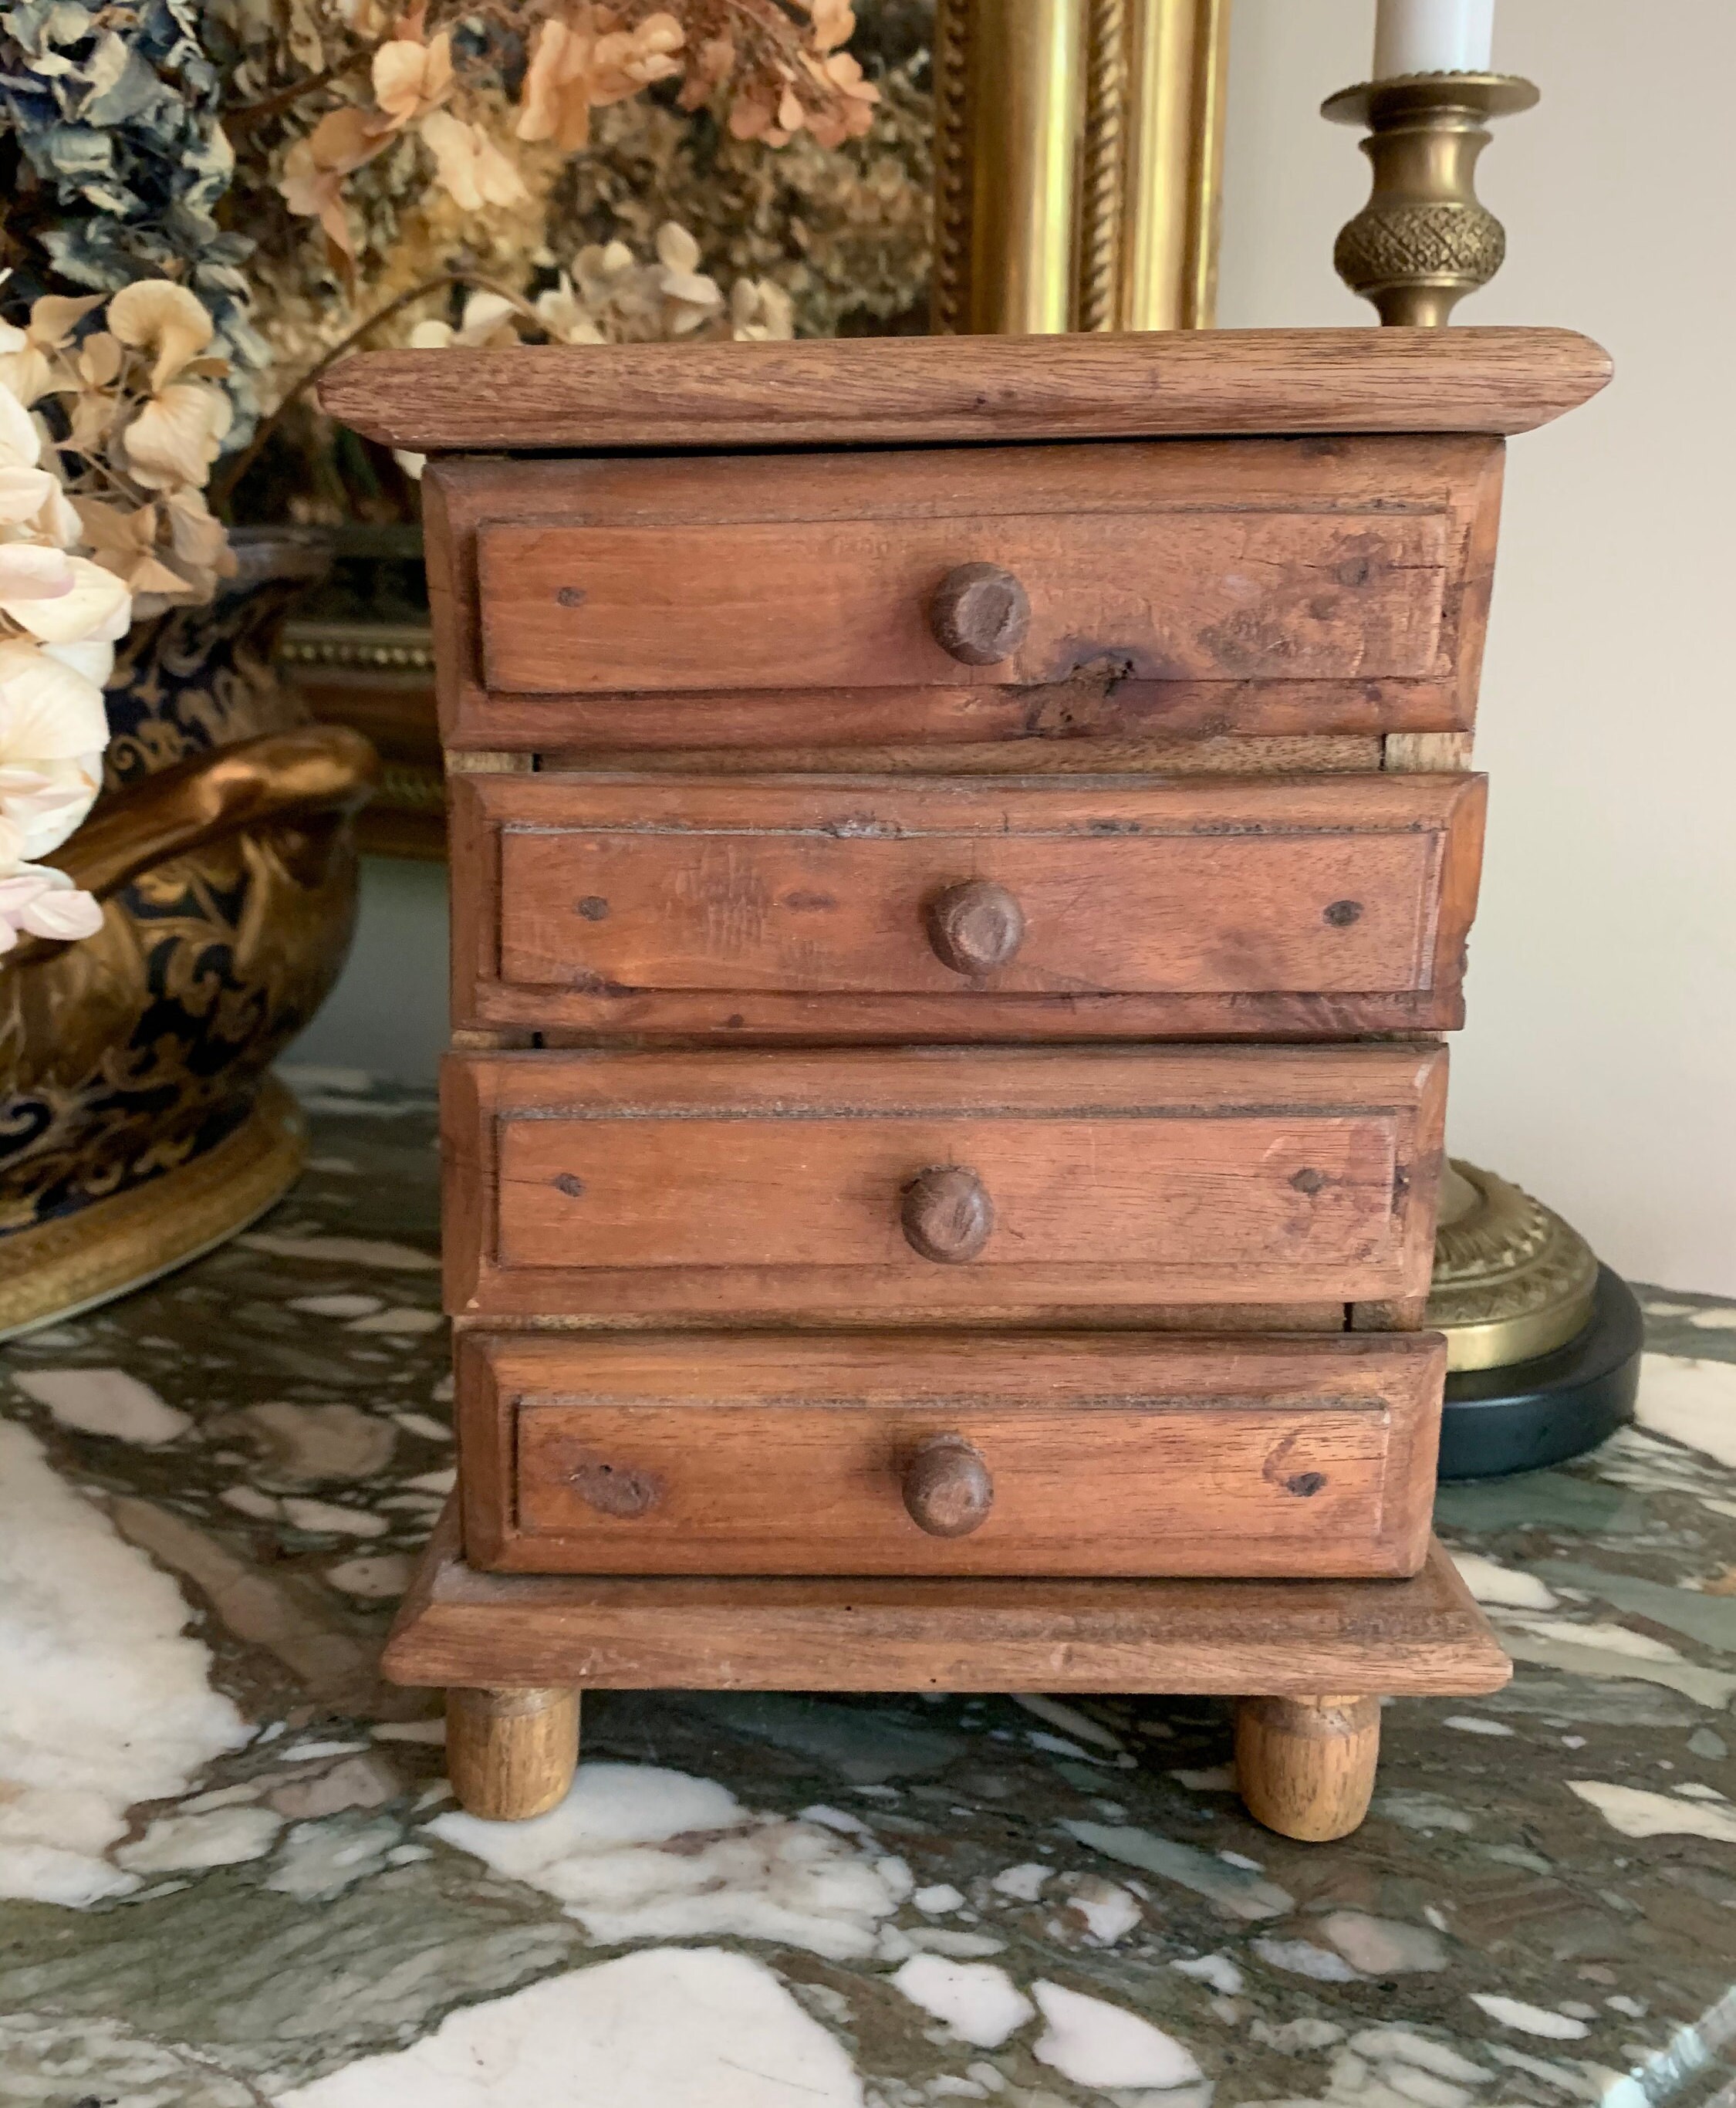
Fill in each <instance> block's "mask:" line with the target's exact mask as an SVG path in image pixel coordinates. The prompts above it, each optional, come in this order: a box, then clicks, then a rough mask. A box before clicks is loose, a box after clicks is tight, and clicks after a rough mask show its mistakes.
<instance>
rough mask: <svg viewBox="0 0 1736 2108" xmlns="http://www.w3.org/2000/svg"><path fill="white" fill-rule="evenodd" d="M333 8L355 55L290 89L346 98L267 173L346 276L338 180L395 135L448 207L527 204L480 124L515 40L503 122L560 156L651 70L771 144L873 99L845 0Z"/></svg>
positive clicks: (838, 139) (421, 1) (858, 115)
mask: <svg viewBox="0 0 1736 2108" xmlns="http://www.w3.org/2000/svg"><path fill="white" fill-rule="evenodd" d="M682 11H683V13H684V14H685V15H686V17H687V20H685V21H684V20H681V17H680V16H677V15H676V14H675V13H673V12H672V11H670V9H669V8H668V7H667V6H651V5H648V4H647V0H623V5H622V6H620V7H601V6H598V5H596V4H594V0H529V4H520V5H518V6H514V7H508V6H505V5H501V4H497V5H496V6H494V7H492V8H490V7H483V8H481V9H478V8H476V7H465V8H464V11H463V12H462V14H460V12H459V10H458V8H456V7H452V8H450V9H449V12H450V14H451V16H452V23H449V24H448V25H447V26H445V27H442V28H438V29H430V22H429V0H416V5H415V6H414V7H412V8H411V9H410V10H409V11H407V13H405V14H403V15H401V16H398V17H397V18H396V20H393V21H392V22H391V23H390V25H389V29H388V28H387V26H386V24H385V21H384V20H382V19H381V16H382V11H381V10H380V8H379V7H376V6H375V5H374V4H372V0H357V4H353V5H352V6H350V7H348V8H347V9H346V17H347V20H348V23H349V28H350V29H351V32H352V34H353V37H354V38H355V39H356V41H357V43H358V45H359V46H360V47H361V49H360V51H358V53H357V54H356V55H355V57H354V58H353V59H352V60H351V61H350V62H349V65H343V64H340V65H335V66H328V67H327V68H326V70H325V72H324V73H323V74H316V75H314V76H313V78H312V79H310V80H309V81H308V82H307V83H304V87H303V89H302V91H301V93H302V94H303V95H304V96H308V95H311V94H313V93H315V92H324V93H326V94H328V95H340V96H343V97H344V99H343V100H341V101H340V102H339V104H338V106H337V107H336V108H335V109H331V110H328V111H327V112H326V115H323V116H322V118H321V119H320V120H319V122H318V123H317V124H316V125H315V126H314V127H313V130H312V131H311V132H309V133H308V134H307V136H306V137H303V138H299V139H297V140H296V141H295V143H294V144H293V145H292V146H290V150H289V151H288V154H287V155H286V159H285V162H284V167H283V173H282V178H281V182H280V185H279V187H280V188H281V191H282V193H283V196H284V197H285V199H286V202H287V203H288V205H289V206H290V210H291V211H292V212H296V213H299V214H307V215H309V216H311V217H313V218H317V219H318V220H319V222H320V224H321V225H322V227H323V228H324V229H325V232H326V241H327V243H328V245H329V250H330V254H331V259H332V261H333V262H334V263H335V265H336V266H337V267H338V268H340V270H343V271H345V272H348V271H349V270H351V269H353V263H354V258H355V245H354V241H353V237H352V235H351V232H350V226H349V216H348V214H347V211H346V209H345V205H344V189H345V185H346V184H347V182H348V181H349V178H350V177H351V176H353V174H354V173H355V172H356V171H357V170H358V169H361V168H363V167H365V166H366V165H367V164H368V163H369V162H371V161H372V160H376V158H377V157H378V156H379V155H381V154H383V153H384V152H385V151H387V149H388V148H389V147H390V146H392V145H393V144H394V142H396V141H397V140H398V139H399V138H400V137H403V136H405V135H407V134H410V133H414V134H415V135H416V137H419V138H420V140H421V144H422V146H424V147H425V149H426V150H427V152H428V154H429V155H430V157H431V159H432V162H433V168H434V175H435V178H436V180H437V181H438V182H439V183H440V184H441V185H443V187H444V188H445V189H446V191H447V192H448V193H449V194H450V196H452V199H453V200H454V201H455V202H456V204H457V205H458V206H459V207H460V208H461V209H462V210H464V211H466V212H479V211H481V210H482V209H483V208H484V207H486V206H488V205H515V204H518V203H519V202H521V201H522V200H524V197H525V196H526V195H527V193H526V190H525V186H524V180H523V178H521V177H520V175H519V172H518V170H517V169H516V168H515V166H514V164H513V163H512V162H511V161H510V160H509V159H508V157H507V156H506V154H505V153H503V152H502V151H501V147H500V146H499V145H498V144H497V141H496V140H495V138H494V137H493V136H492V131H491V128H490V125H489V122H488V117H489V115H492V111H491V110H490V105H491V103H497V101H498V100H499V95H500V90H501V84H502V83H503V81H504V79H506V77H507V75H508V74H510V71H511V70H513V68H512V60H513V57H514V56H515V48H516V47H519V46H523V47H525V48H526V50H527V53H528V55H527V56H526V57H525V59H524V64H523V67H522V75H521V84H520V86H519V93H518V99H517V106H516V110H515V121H514V124H513V127H512V129H513V132H514V134H515V137H517V138H519V139H520V140H524V141H527V142H533V143H534V142H540V141H544V140H547V141H550V142H552V143H553V145H554V146H555V147H556V148H558V149H559V151H560V152H562V153H563V154H573V153H576V152H578V151H580V150H581V149H582V148H583V147H585V146H587V145H588V144H589V143H590V138H591V111H592V110H594V109H600V108H606V107H607V106H609V105H610V104H612V103H616V102H622V101H626V100H627V98H629V97H632V96H636V95H637V94H638V93H640V92H641V90H642V89H645V88H649V87H650V86H652V85H653V84H654V83H656V82H658V81H663V80H679V81H680V82H681V106H682V107H683V108H684V109H695V108H697V107H698V106H699V105H700V104H701V103H704V102H708V101H713V99H714V98H718V97H724V98H726V100H727V106H728V123H729V128H730V130H731V133H732V134H733V135H734V136H735V137H737V138H742V139H755V138H757V139H762V140H764V141H765V142H766V143H767V145H769V146H782V145H785V144H786V143H787V142H789V140H790V139H791V138H792V137H794V135H795V134H796V133H798V132H800V131H803V130H806V131H808V132H811V133H812V134H813V136H814V137H816V139H817V140H819V141H820V142H821V144H822V145H824V146H838V145H840V144H841V143H842V142H843V141H844V140H845V139H848V138H855V137H859V136H860V135H861V133H864V132H866V130H867V128H868V126H869V124H870V122H871V119H872V108H873V105H874V104H875V102H877V101H879V90H878V88H875V86H874V85H873V83H870V82H869V81H867V80H865V79H863V77H862V70H861V65H860V64H859V63H858V61H857V60H855V59H854V58H852V56H850V54H849V53H848V52H845V51H843V50H841V49H839V47H840V46H841V45H843V43H846V42H848V38H849V37H850V34H851V33H852V30H853V29H855V26H856V22H855V17H854V16H853V15H852V12H851V11H850V7H849V5H848V0H685V4H684V6H683V9H682ZM458 22H461V25H462V29H463V31H464V34H463V35H462V36H461V37H460V38H455V35H454V29H453V26H452V24H456V23H458ZM370 43H371V45H372V48H371V52H370V51H369V50H368V46H369V44H370ZM503 47H504V48H503ZM361 56H367V79H368V83H369V93H368V95H367V97H366V99H364V100H361V101H355V100H350V99H349V97H348V96H347V94H346V92H345V91H347V90H348V89H349V88H350V87H351V85H352V84H353V81H354V79H355V77H356V70H357V61H358V60H359V58H360V57H361ZM242 114H244V115H245V112H244V113H242Z"/></svg>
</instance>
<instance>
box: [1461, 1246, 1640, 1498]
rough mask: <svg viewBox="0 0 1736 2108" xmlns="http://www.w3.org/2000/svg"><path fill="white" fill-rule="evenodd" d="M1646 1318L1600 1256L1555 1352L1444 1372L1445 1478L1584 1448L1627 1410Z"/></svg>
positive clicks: (1521, 1465) (1531, 1467)
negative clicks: (1591, 1299) (1592, 1281)
mask: <svg viewBox="0 0 1736 2108" xmlns="http://www.w3.org/2000/svg"><path fill="white" fill-rule="evenodd" d="M1644 1339H1645V1326H1644V1318H1643V1317H1641V1315H1640V1310H1639V1303H1638V1301H1637V1300H1636V1299H1635V1295H1634V1292H1633V1290H1631V1289H1630V1287H1629V1286H1628V1285H1627V1283H1626V1281H1623V1280H1622V1279H1621V1276H1620V1275H1619V1274H1617V1273H1612V1272H1611V1271H1610V1269H1609V1268H1608V1267H1607V1266H1602V1267H1599V1268H1598V1285H1597V1299H1596V1302H1595V1304H1594V1306H1593V1308H1592V1313H1591V1319H1590V1323H1589V1324H1587V1325H1586V1326H1585V1328H1584V1329H1583V1330H1582V1331H1580V1332H1578V1333H1576V1335H1575V1336H1574V1337H1573V1338H1572V1339H1571V1340H1568V1341H1567V1344H1566V1345H1565V1346H1561V1347H1557V1348H1556V1349H1554V1351H1553V1352H1552V1353H1550V1354H1539V1355H1538V1356H1536V1358H1535V1359H1534V1360H1531V1361H1528V1362H1513V1363H1509V1365H1508V1366H1507V1367H1505V1368H1497V1369H1465V1370H1463V1371H1460V1372H1457V1373H1455V1374H1454V1375H1450V1376H1448V1377H1447V1380H1446V1409H1445V1410H1444V1412H1442V1414H1441V1474H1440V1475H1441V1478H1442V1479H1504V1478H1506V1477H1507V1476H1508V1475H1509V1474H1510V1473H1512V1472H1514V1471H1540V1470H1541V1469H1542V1468H1543V1467H1544V1466H1545V1465H1548V1464H1561V1463H1565V1462H1567V1459H1568V1458H1569V1457H1579V1456H1583V1455H1584V1453H1585V1451H1586V1450H1588V1449H1594V1448H1596V1447H1597V1445H1598V1444H1599V1443H1600V1442H1602V1441H1604V1440H1606V1439H1608V1437H1609V1436H1610V1435H1613V1434H1614V1432H1615V1431H1616V1430H1617V1428H1618V1427H1621V1426H1625V1425H1626V1422H1628V1421H1630V1420H1631V1419H1632V1418H1633V1417H1634V1400H1635V1397H1636V1396H1637V1394H1638V1393H1639V1357H1640V1352H1641V1349H1642V1348H1643V1347H1644Z"/></svg>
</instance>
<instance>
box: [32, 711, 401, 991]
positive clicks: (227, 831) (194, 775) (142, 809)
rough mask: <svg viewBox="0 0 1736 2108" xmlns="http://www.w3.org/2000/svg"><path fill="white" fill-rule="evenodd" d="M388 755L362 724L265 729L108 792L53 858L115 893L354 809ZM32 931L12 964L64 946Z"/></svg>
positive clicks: (83, 883)
mask: <svg viewBox="0 0 1736 2108" xmlns="http://www.w3.org/2000/svg"><path fill="white" fill-rule="evenodd" d="M379 773H380V759H379V757H378V755H377V754H376V753H375V751H374V750H373V748H372V747H371V745H369V744H368V742H367V741H366V740H365V739H364V738H363V737H362V735H361V733H360V732H351V731H350V730H349V728H348V727H346V726H344V725H307V726H304V727H302V728H301V729H299V731H295V732H264V733H262V734H261V735H260V736H259V738H257V739H245V740H239V741H236V744H235V745H233V746H224V747H218V748H217V749H216V750H214V751H213V752H211V753H209V754H194V755H192V756H191V757H190V758H189V759H187V760H186V761H182V762H180V763H177V764H176V766H175V767H174V768H165V769H164V770H163V771H162V772H160V774H158V775H155V776H147V777H144V778H143V779H142V781H139V782H137V783H131V784H128V786H127V787H126V788H125V789H124V790H117V791H115V792H112V793H110V795H106V796H105V797H103V798H101V799H100V800H98V801H97V805H96V807H95V808H94V809H93V810H92V813H91V816H90V818H88V820H87V821H86V822H84V825H83V827H80V828H79V831H78V832H77V833H76V834H75V835H74V836H71V837H70V840H67V841H66V842H65V844H64V845H62V846H61V849H59V850H58V851H57V852H56V854H55V855H53V856H52V857H51V858H48V859H47V861H48V862H49V863H52V864H54V865H56V867H58V868H59V869H60V870H61V871H64V872H65V873H66V874H67V876H69V877H70V879H71V880H72V881H73V883H74V885H77V886H79V887H80V888H82V890H83V891H85V892H86V893H92V894H95V895H96V896H97V899H99V900H106V899H108V898H109V897H110V894H116V893H119V891H120V890H121V888H122V887H123V886H124V885H130V884H131V883H132V882H133V880H134V879H135V878H137V876H139V874H140V873H141V872H146V871H149V870H150V869H151V867H152V866H153V865H155V864H160V863H170V862H172V861H173V859H174V858H176V857H182V856H188V855H191V854H192V852H193V851H194V850H196V849H203V848H204V847H205V845H206V844H207V843H208V842H214V841H217V840H221V839H222V837H223V836H225V835H232V834H236V833H238V832H240V831H241V830H242V829H243V828H246V827H272V826H275V825H279V824H281V823H282V822H286V821H290V820H316V819H325V818H337V817H340V816H341V815H343V814H344V813H353V812H354V811H355V810H356V809H358V807H359V806H362V805H364V804H367V800H368V796H369V795H370V793H371V791H372V790H373V788H374V784H375V781H376V778H377V777H378V776H379ZM62 948H63V947H62V946H61V944H59V943H58V942H57V941H56V940H54V939H49V938H43V937H27V938H25V939H24V940H23V941H22V942H21V943H20V944H17V945H16V946H15V947H14V948H13V949H12V950H11V951H10V952H8V953H7V955H6V960H5V965H6V966H7V967H15V966H27V965H29V963H30V962H31V961H32V960H34V959H37V958H40V957H45V956H47V954H49V953H55V952H58V951H60V950H61V949H62Z"/></svg>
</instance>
